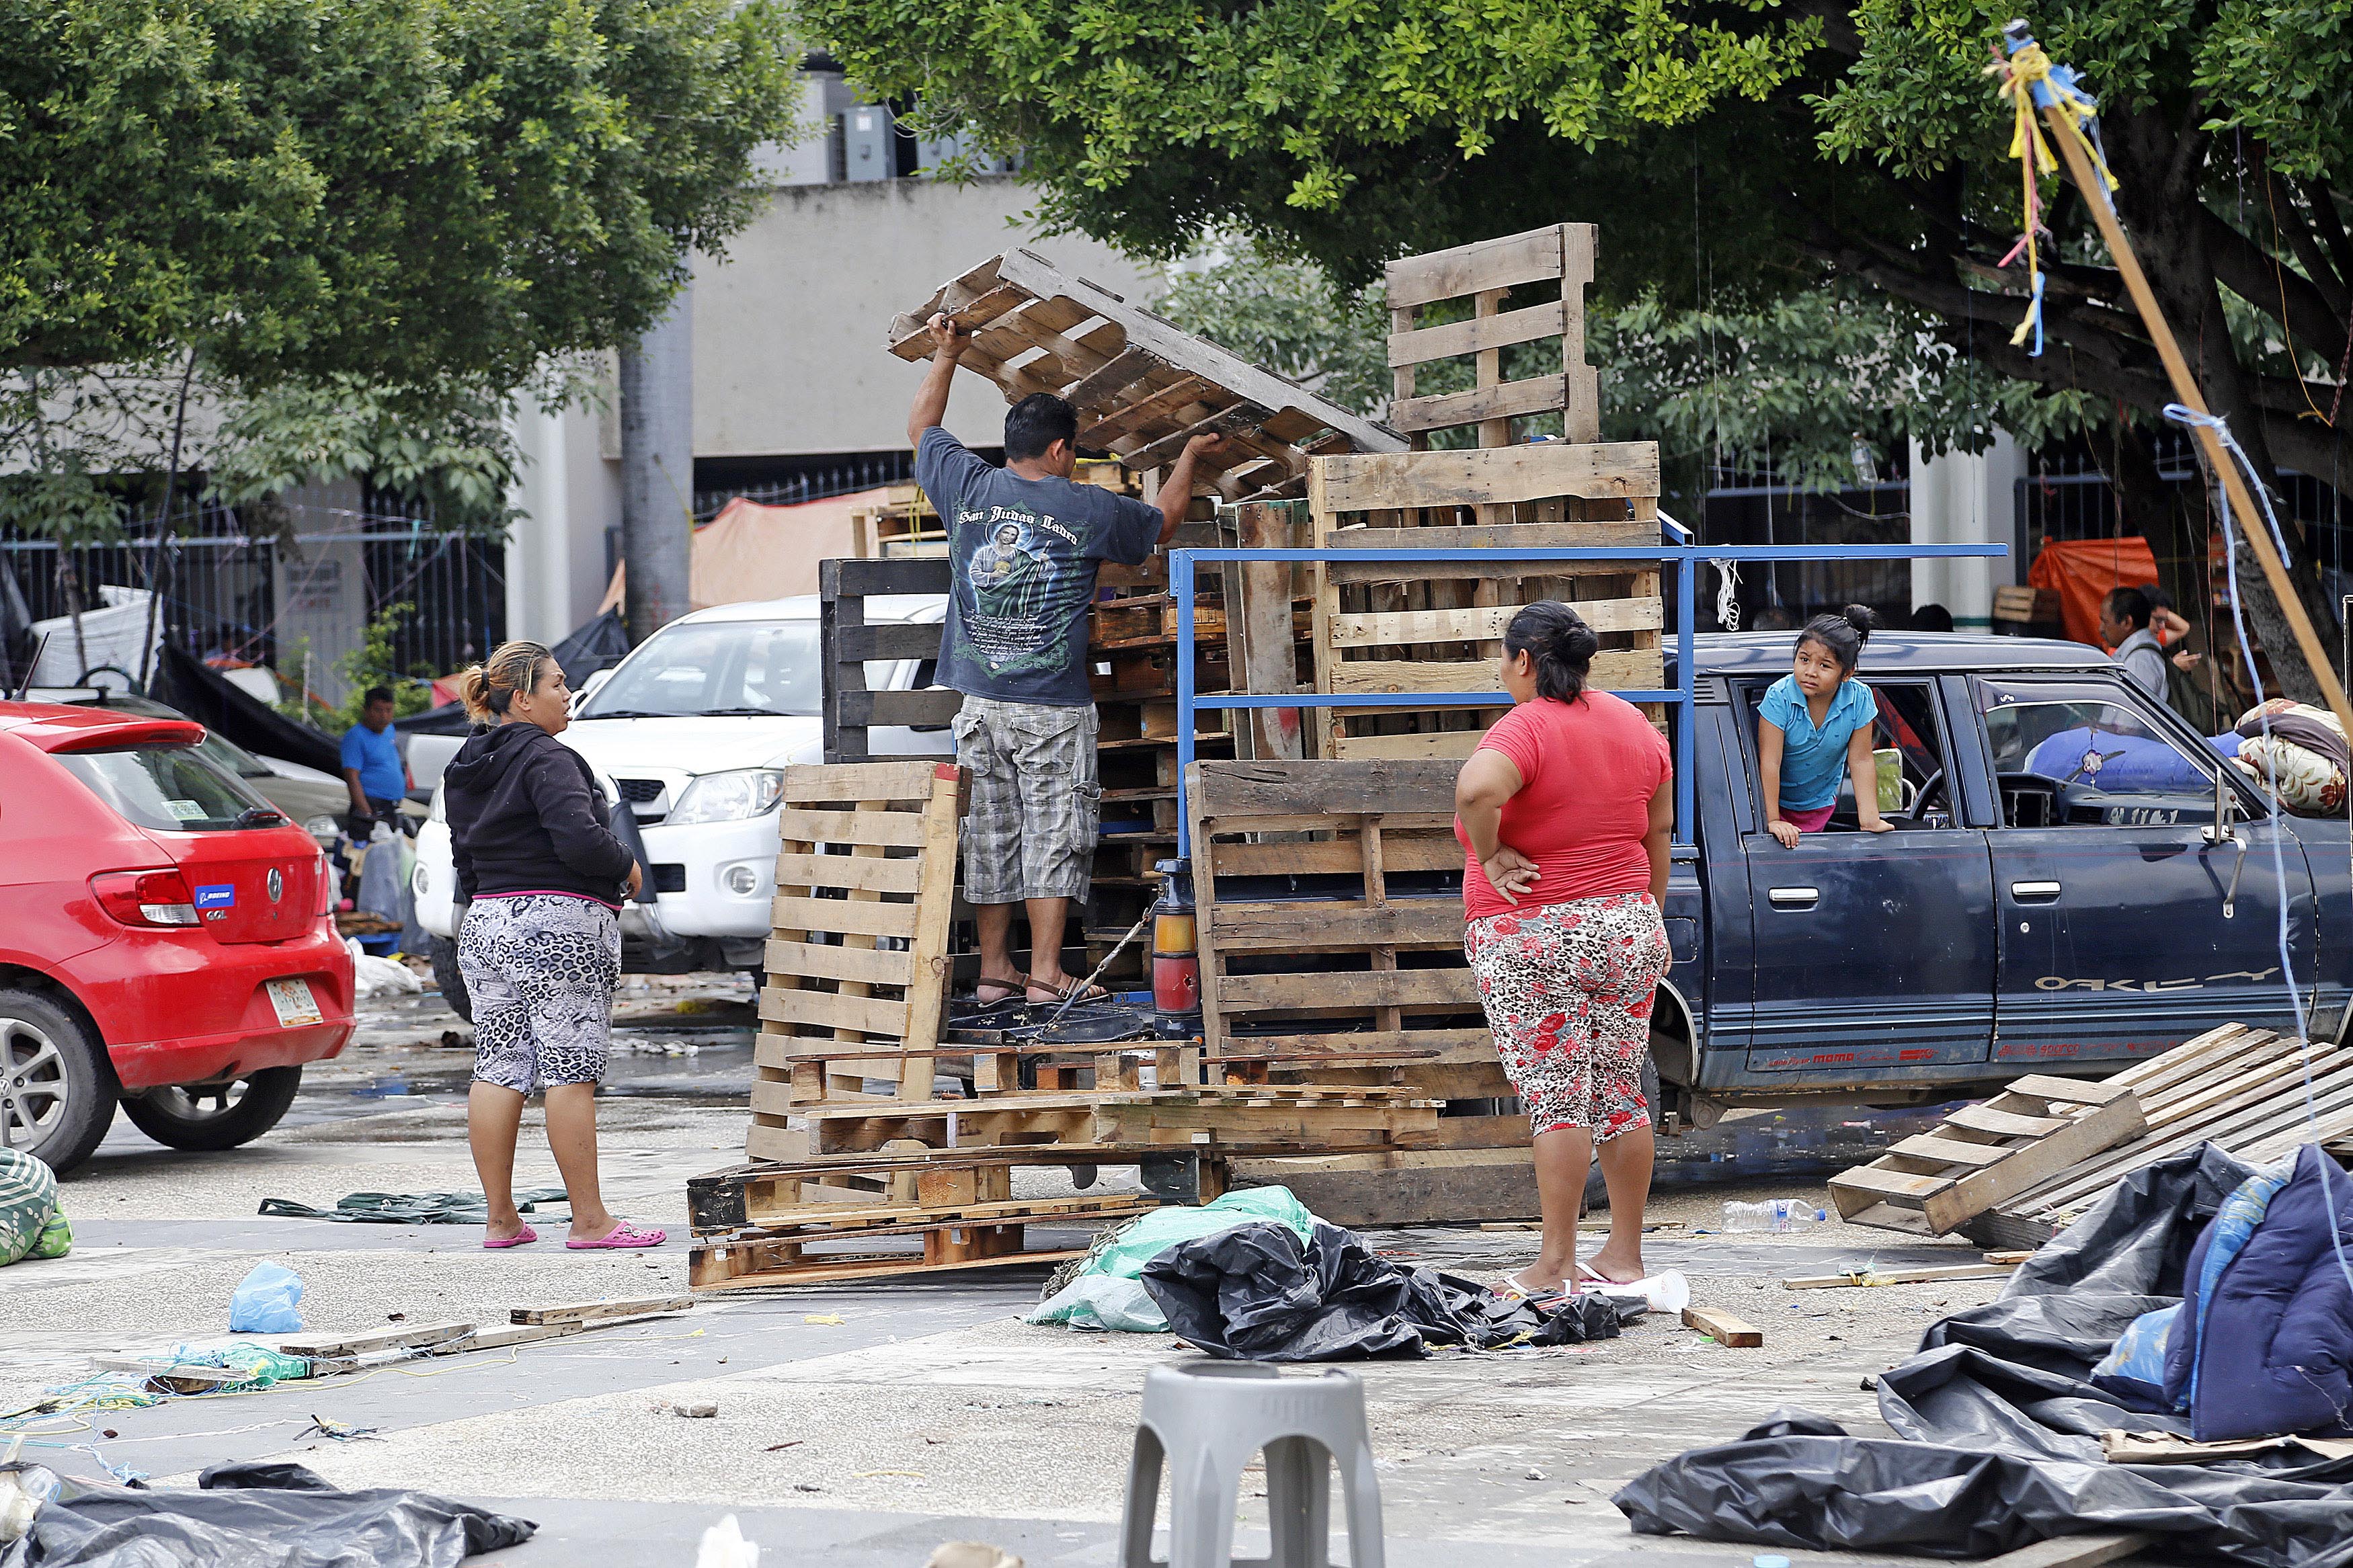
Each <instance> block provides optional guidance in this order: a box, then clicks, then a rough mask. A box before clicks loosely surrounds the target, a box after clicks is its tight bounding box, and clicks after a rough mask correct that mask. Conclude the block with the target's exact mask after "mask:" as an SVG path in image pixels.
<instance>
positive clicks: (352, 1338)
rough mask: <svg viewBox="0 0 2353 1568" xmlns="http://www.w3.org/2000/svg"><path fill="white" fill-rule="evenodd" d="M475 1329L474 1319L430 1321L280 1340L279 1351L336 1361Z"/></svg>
mask: <svg viewBox="0 0 2353 1568" xmlns="http://www.w3.org/2000/svg"><path fill="white" fill-rule="evenodd" d="M473 1331H474V1325H473V1324H472V1323H470V1322H464V1323H426V1324H422V1325H420V1326H418V1327H416V1328H400V1329H385V1330H382V1331H378V1332H376V1333H372V1334H346V1335H344V1336H343V1337H342V1338H340V1339H332V1340H321V1339H292V1340H286V1341H283V1342H280V1344H279V1346H278V1353H279V1354H280V1355H299V1356H302V1357H304V1358H306V1359H309V1360H312V1361H333V1360H336V1359H338V1358H340V1357H344V1356H356V1355H366V1354H368V1353H369V1352H374V1351H390V1350H406V1349H409V1348H412V1347H414V1346H417V1345H430V1344H439V1343H441V1342H444V1341H447V1340H455V1339H462V1338H464V1337H465V1336H466V1335H468V1334H470V1333H472V1332H473Z"/></svg>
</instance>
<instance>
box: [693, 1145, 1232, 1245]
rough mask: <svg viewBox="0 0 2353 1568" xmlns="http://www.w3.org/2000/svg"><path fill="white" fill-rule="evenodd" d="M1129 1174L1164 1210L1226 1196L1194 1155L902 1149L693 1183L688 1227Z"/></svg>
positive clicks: (1216, 1170) (756, 1166)
mask: <svg viewBox="0 0 2353 1568" xmlns="http://www.w3.org/2000/svg"><path fill="white" fill-rule="evenodd" d="M1045 1165H1060V1166H1064V1167H1071V1166H1083V1167H1099V1166H1104V1165H1111V1166H1120V1165H1133V1166H1134V1167H1136V1170H1137V1174H1138V1177H1139V1179H1140V1180H1141V1182H1142V1184H1143V1187H1144V1190H1145V1192H1146V1193H1148V1194H1151V1195H1152V1196H1154V1197H1155V1198H1157V1199H1159V1200H1160V1201H1161V1202H1164V1203H1182V1204H1193V1205H1199V1204H1205V1203H1208V1202H1209V1201H1210V1200H1212V1199H1214V1198H1216V1197H1218V1196H1219V1194H1222V1193H1224V1192H1225V1190H1226V1163H1225V1161H1224V1160H1223V1159H1222V1158H1221V1157H1220V1156H1219V1155H1218V1154H1217V1153H1216V1152H1208V1153H1204V1152H1199V1151H1197V1150H1194V1149H1191V1148H1181V1149H1162V1148H1151V1149H1142V1150H1138V1149H1123V1148H1120V1147H1117V1146H1114V1145H1111V1144H1079V1143H1063V1144H1054V1143H1017V1144H1005V1145H999V1146H994V1147H991V1146H981V1147H976V1148H962V1149H932V1148H926V1147H924V1146H923V1145H921V1144H915V1143H902V1144H894V1145H892V1146H889V1147H886V1148H884V1149H882V1150H881V1151H878V1152H873V1153H865V1154H830V1155H827V1156H824V1157H823V1158H816V1159H807V1160H796V1161H768V1160H763V1161H755V1162H754V1163H750V1164H744V1165H733V1166H729V1167H727V1168H726V1169H724V1170H719V1171H712V1172H711V1173H708V1174H705V1175H701V1176H696V1177H693V1178H691V1180H689V1181H688V1183H687V1184H686V1207H687V1223H688V1225H689V1226H691V1229H692V1230H693V1232H694V1234H695V1235H697V1236H702V1237H710V1236H729V1235H733V1234H735V1233H736V1232H739V1231H745V1230H766V1229H773V1228H776V1227H778V1226H797V1225H803V1224H806V1223H807V1222H809V1221H810V1220H812V1219H816V1218H824V1217H828V1216H831V1215H839V1214H842V1213H845V1212H849V1211H852V1210H855V1209H857V1208H860V1207H871V1206H872V1205H877V1204H893V1205H901V1206H907V1205H930V1206H934V1207H937V1206H940V1205H955V1204H970V1203H984V1202H991V1201H999V1200H1005V1199H1009V1198H1010V1197H1011V1196H1012V1195H1013V1172H1014V1170H1015V1169H1016V1168H1017V1167H1020V1166H1045Z"/></svg>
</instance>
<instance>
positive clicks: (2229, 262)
mask: <svg viewBox="0 0 2353 1568" xmlns="http://www.w3.org/2000/svg"><path fill="white" fill-rule="evenodd" d="M2197 210H2198V221H2199V226H2200V228H2201V229H2202V230H2203V231H2204V237H2205V240H2206V254H2207V256H2208V257H2209V258H2211V261H2212V263H2213V268H2214V278H2215V280H2216V281H2217V282H2219V283H2221V285H2222V286H2223V287H2224V288H2226V289H2230V290H2231V292H2232V293H2233V294H2236V295H2237V296H2238V297H2239V298H2240V299H2242V300H2245V301H2246V302H2247V303H2248V304H2250V305H2253V307H2254V308H2255V309H2256V310H2261V311H2262V312H2263V314H2265V315H2267V316H2270V317H2272V318H2273V319H2274V320H2275V321H2279V322H2280V324H2281V325H2282V326H2283V327H2284V329H2285V330H2286V331H2287V334H2288V335H2289V337H2290V338H2302V339H2303V340H2304V344H2303V346H2304V348H2305V349H2306V351H2307V352H2309V353H2314V354H2316V355H2318V356H2319V357H2321V358H2323V359H2327V360H2331V361H2334V360H2335V359H2336V358H2337V356H2338V355H2339V354H2341V353H2343V352H2344V349H2345V343H2346V331H2345V322H2344V321H2343V320H2342V318H2340V317H2339V316H2338V315H2337V312H2336V311H2335V310H2332V309H2330V308H2329V304H2328V301H2327V299H2326V298H2324V297H2323V296H2322V294H2321V292H2320V290H2319V289H2317V288H2316V287H2314V286H2313V282H2312V280H2311V279H2308V278H2306V277H2305V275H2304V274H2303V273H2301V272H2295V271H2291V270H2290V269H2289V268H2288V267H2287V265H2286V264H2285V263H2284V262H2283V261H2281V260H2280V259H2279V258H2277V257H2275V256H2274V255H2273V254H2272V253H2271V252H2270V251H2267V250H2265V249H2264V248H2263V247H2262V246H2260V245H2257V244H2256V243H2255V242H2254V241H2253V240H2252V239H2250V238H2248V237H2246V236H2245V235H2243V234H2242V233H2240V232H2239V230H2238V228H2237V227H2236V226H2234V225H2232V224H2231V223H2230V222H2228V221H2227V220H2225V219H2224V218H2223V217H2222V216H2221V215H2220V214H2218V213H2216V212H2215V211H2214V210H2213V209H2212V208H2211V207H2209V206H2207V205H2205V204H2204V203H2202V202H2201V203H2200V204H2199V205H2198V209H2197ZM2297 368H2298V370H2299V371H2300V370H2301V369H2302V368H2303V367H2302V366H2298V367H2297Z"/></svg>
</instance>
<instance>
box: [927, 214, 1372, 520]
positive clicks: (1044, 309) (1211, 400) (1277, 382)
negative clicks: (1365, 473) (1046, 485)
mask: <svg viewBox="0 0 2353 1568" xmlns="http://www.w3.org/2000/svg"><path fill="white" fill-rule="evenodd" d="M937 312H945V313H946V314H947V315H949V316H950V317H952V318H954V319H955V321H957V322H958V323H959V324H960V325H963V326H965V327H966V328H969V329H971V330H972V331H973V334H974V336H973V344H972V347H971V348H970V349H968V350H966V351H965V355H964V358H963V359H962V361H960V362H959V363H960V364H961V366H962V368H964V369H966V370H970V371H974V372H976V373H977V374H981V375H984V376H987V378H988V379H989V380H990V381H992V382H994V383H996V384H997V387H998V388H999V389H1000V390H1001V391H1002V392H1003V393H1004V394H1005V398H1006V401H1007V402H1008V403H1011V402H1014V401H1016V400H1018V399H1019V398H1022V397H1025V396H1028V395H1029V394H1031V393H1033V392H1051V393H1056V394H1059V395H1061V396H1063V397H1067V398H1069V399H1070V400H1071V403H1073V404H1075V405H1077V406H1078V409H1079V416H1080V427H1079V439H1078V444H1079V445H1080V446H1082V447H1094V448H1098V449H1108V450H1109V451H1111V452H1113V453H1115V454H1117V455H1118V456H1119V458H1121V459H1122V460H1123V461H1124V463H1125V464H1126V465H1127V466H1128V467H1129V468H1133V469H1134V470H1136V471H1138V472H1145V471H1148V470H1152V469H1157V468H1165V467H1166V465H1167V464H1169V463H1171V462H1173V461H1174V460H1175V459H1176V455H1177V453H1179V452H1181V451H1182V450H1184V447H1185V443H1186V442H1187V440H1188V439H1190V438H1191V437H1194V436H1196V435H1200V434H1203V433H1206V432H1212V431H1214V432H1219V433H1222V434H1225V435H1227V436H1229V437H1230V438H1231V439H1230V441H1229V447H1230V450H1229V453H1228V454H1227V455H1226V456H1225V457H1224V458H1220V459H1219V460H1218V461H1217V462H1214V463H1205V464H1201V465H1198V466H1197V468H1196V469H1195V479H1194V489H1195V493H1196V494H1200V495H1215V496H1219V497H1221V498H1223V499H1225V500H1245V499H1252V498H1260V497H1272V496H1284V495H1297V494H1299V493H1301V491H1302V489H1303V488H1304V486H1305V484H1306V479H1307V458H1308V455H1309V454H1310V453H1311V452H1321V451H1329V452H1393V451H1398V450H1401V449H1402V448H1403V447H1404V446H1405V441H1404V439H1403V438H1402V437H1399V436H1398V435H1397V434H1395V433H1394V432H1392V431H1390V430H1388V429H1385V428H1384V427H1382V426H1378V425H1376V424H1374V423H1373V422H1372V421H1370V420H1368V419H1365V418H1362V417H1360V416H1356V415H1354V414H1351V413H1349V412H1348V411H1347V410H1346V409H1345V408H1342V407H1340V406H1339V405H1336V404H1333V403H1327V402H1325V401H1324V399H1323V398H1320V397H1317V396H1316V395H1314V394H1313V393H1311V392H1308V391H1305V390H1304V389H1303V388H1302V387H1300V386H1298V385H1297V384H1293V383H1292V382H1289V381H1286V380H1284V379H1283V378H1282V376H1279V375H1276V374H1273V373H1271V372H1270V371H1265V370H1261V369H1260V368H1259V367H1257V366H1256V365H1253V364H1251V363H1249V362H1248V361H1245V360H1242V359H1240V358H1237V357H1236V356H1235V355H1233V354H1230V353H1227V352H1226V351H1225V350H1223V349H1221V348H1219V347H1217V346H1216V345H1215V344H1213V343H1209V342H1204V341H1203V340H1201V339H1199V338H1196V337H1193V336H1191V335H1190V334H1188V333H1186V332H1182V331H1178V330H1177V329H1176V328H1175V327H1172V326H1170V325H1169V324H1168V323H1167V322H1166V321H1162V320H1161V319H1160V318H1159V317H1157V316H1155V315H1153V314H1151V313H1150V312H1149V311H1146V310H1139V309H1137V308H1136V307H1135V306H1134V305H1131V304H1129V303H1127V302H1126V301H1125V300H1123V299H1121V298H1120V297H1119V296H1118V295H1116V294H1114V293H1113V292H1112V291H1111V290H1109V289H1103V288H1102V287H1099V286H1098V285H1096V284H1093V283H1090V282H1088V281H1086V280H1085V279H1080V278H1071V277H1066V276H1064V275H1063V274H1062V273H1060V272H1058V271H1056V270H1055V268H1054V267H1053V265H1052V264H1051V263H1050V262H1049V261H1048V260H1046V258H1043V257H1041V256H1039V255H1038V254H1036V253H1035V252H1034V251H1029V250H1025V249H1019V248H1016V249H1013V250H1008V251H1007V252H1005V253H1004V254H1003V255H1002V256H994V257H991V258H988V259H987V261H984V262H982V263H981V264H980V265H979V266H977V267H976V268H973V269H972V270H970V271H969V272H966V273H965V274H964V275H963V276H962V277H960V278H956V279H953V280H952V281H950V282H948V283H945V284H943V285H942V286H941V287H940V288H939V289H936V290H934V293H933V294H932V297H931V298H930V299H928V300H924V301H923V304H921V305H920V306H918V307H916V308H915V309H914V310H910V311H908V312H907V313H906V314H905V315H902V316H901V317H899V318H898V319H896V320H895V321H892V323H891V336H890V348H891V352H892V353H894V354H896V355H898V356H899V357H900V358H901V359H904V360H923V359H929V358H930V357H931V354H932V344H931V339H930V336H929V334H928V333H927V332H926V331H924V323H925V322H927V321H930V319H931V318H932V316H933V315H934V313H937Z"/></svg>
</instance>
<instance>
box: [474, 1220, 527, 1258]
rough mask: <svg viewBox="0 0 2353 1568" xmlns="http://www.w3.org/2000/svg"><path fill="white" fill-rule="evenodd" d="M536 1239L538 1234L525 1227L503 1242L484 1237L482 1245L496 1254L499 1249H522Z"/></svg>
mask: <svg viewBox="0 0 2353 1568" xmlns="http://www.w3.org/2000/svg"><path fill="white" fill-rule="evenodd" d="M538 1239H539V1232H537V1231H535V1230H533V1229H532V1228H531V1226H523V1227H522V1229H521V1230H519V1231H517V1232H515V1233H514V1234H513V1235H512V1236H511V1237H507V1238H506V1239H505V1240H504V1241H494V1240H492V1239H491V1237H487V1236H486V1237H482V1245H483V1246H484V1247H487V1248H489V1249H490V1250H491V1251H492V1252H496V1251H498V1250H499V1249H500V1248H501V1247H522V1246H525V1245H526V1244H528V1243H531V1242H534V1241H537V1240H538Z"/></svg>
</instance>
